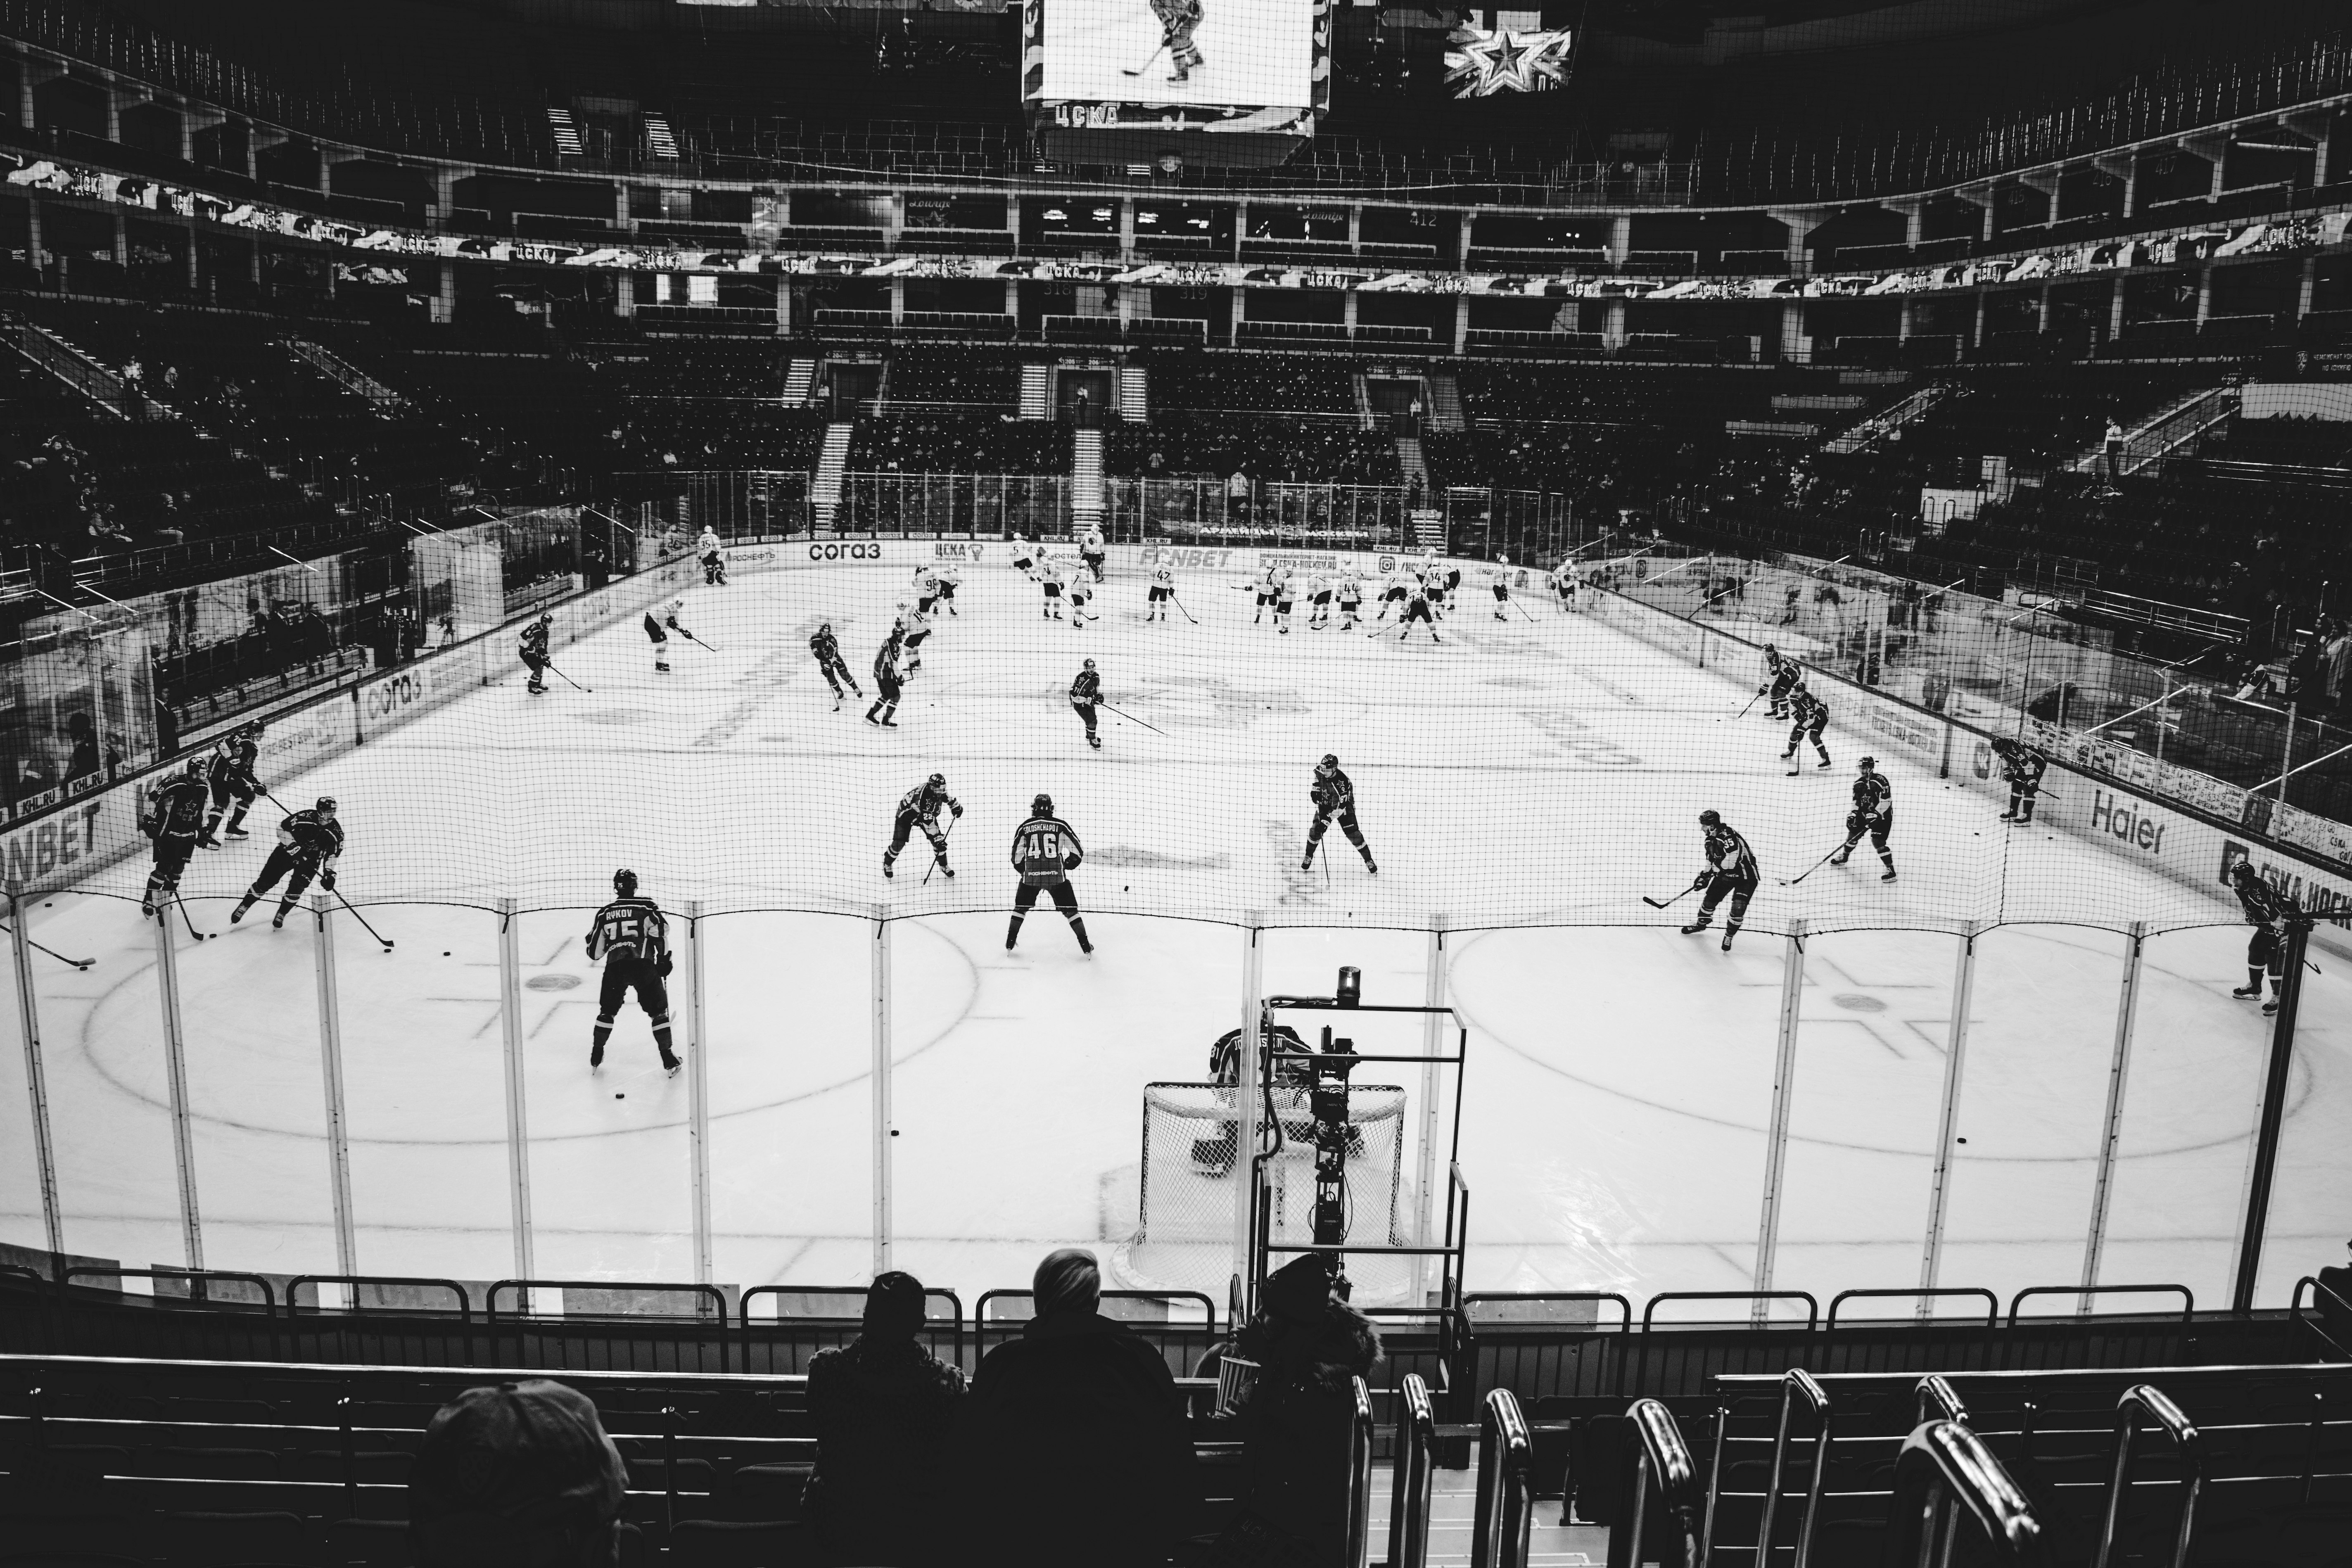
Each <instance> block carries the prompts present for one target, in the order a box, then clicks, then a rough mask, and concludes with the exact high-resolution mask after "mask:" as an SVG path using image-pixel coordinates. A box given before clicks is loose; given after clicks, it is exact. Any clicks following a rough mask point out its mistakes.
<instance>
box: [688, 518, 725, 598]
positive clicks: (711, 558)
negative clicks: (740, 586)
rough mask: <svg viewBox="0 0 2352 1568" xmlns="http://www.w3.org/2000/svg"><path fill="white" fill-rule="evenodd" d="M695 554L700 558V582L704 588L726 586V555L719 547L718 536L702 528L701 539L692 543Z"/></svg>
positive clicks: (708, 529) (716, 533)
mask: <svg viewBox="0 0 2352 1568" xmlns="http://www.w3.org/2000/svg"><path fill="white" fill-rule="evenodd" d="M694 549H695V553H696V554H698V555H699V556H701V557H702V581H703V584H704V586H706V587H711V588H724V587H725V586H727V555H726V552H724V551H722V550H721V549H719V534H718V532H717V531H715V530H713V529H710V528H708V527H706V528H704V529H703V531H702V537H701V538H699V539H698V540H696V541H695V542H694Z"/></svg>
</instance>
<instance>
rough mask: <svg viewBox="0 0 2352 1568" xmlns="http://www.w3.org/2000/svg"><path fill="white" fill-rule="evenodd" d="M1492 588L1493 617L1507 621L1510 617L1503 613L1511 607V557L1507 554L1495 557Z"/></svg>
mask: <svg viewBox="0 0 2352 1568" xmlns="http://www.w3.org/2000/svg"><path fill="white" fill-rule="evenodd" d="M1494 588H1495V618H1496V620H1498V621H1507V620H1509V619H1510V618H1511V617H1510V616H1508V615H1507V614H1506V613H1505V612H1507V611H1508V610H1509V609H1510V607H1511V558H1510V557H1509V556H1507V555H1497V556H1496V557H1495V575H1494Z"/></svg>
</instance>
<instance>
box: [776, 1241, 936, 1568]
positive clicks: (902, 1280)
mask: <svg viewBox="0 0 2352 1568" xmlns="http://www.w3.org/2000/svg"><path fill="white" fill-rule="evenodd" d="M922 1327H923V1286H922V1281H920V1280H919V1279H916V1278H915V1277H914V1276H913V1275H911V1274H902V1273H900V1272H898V1270H896V1269H893V1270H891V1271H890V1272H888V1273H886V1274H877V1275H876V1276H875V1279H874V1284H873V1287H872V1288H871V1289H868V1290H867V1292H866V1322H865V1331H864V1332H862V1333H860V1334H859V1335H858V1336H857V1338H856V1339H855V1340H853V1341H851V1342H849V1343H848V1344H846V1345H844V1346H842V1347H840V1348H838V1349H835V1350H826V1351H819V1352H817V1353H816V1355H815V1356H814V1357H813V1358H811V1360H810V1362H809V1366H808V1408H809V1416H810V1419H811V1420H812V1421H813V1422H814V1425H815V1426H816V1473H815V1474H814V1475H813V1476H811V1477H810V1478H809V1483H808V1492H807V1496H806V1499H805V1500H804V1501H803V1504H802V1511H803V1515H804V1517H806V1518H807V1520H808V1521H809V1522H810V1523H812V1524H814V1525H815V1526H816V1528H817V1530H818V1531H819V1532H820V1533H821V1534H823V1535H824V1541H825V1544H826V1545H827V1546H828V1547H829V1548H831V1549H832V1551H833V1552H834V1554H835V1557H836V1558H837V1559H838V1560H839V1561H841V1562H844V1563H877V1564H878V1563H917V1562H924V1561H928V1560H929V1558H930V1557H931V1556H932V1554H933V1552H934V1550H935V1546H934V1543H935V1540H936V1531H937V1529H938V1525H939V1522H940V1520H939V1509H938V1502H939V1490H940V1485H941V1483H942V1481H943V1479H944V1478H945V1476H946V1475H947V1458H948V1455H947V1450H948V1443H949V1439H950V1436H951V1435H952V1432H951V1428H952V1426H953V1423H954V1420H955V1416H956V1414H957V1411H958V1409H959V1407H960V1406H961V1405H962V1403H963V1397H964V1384H963V1373H961V1372H960V1371H958V1370H957V1369H956V1368H954V1367H952V1366H950V1365H948V1364H947V1363H945V1362H942V1361H940V1359H939V1358H938V1357H937V1356H934V1355H933V1354H931V1352H929V1351H927V1350H925V1349H924V1348H923V1347H922V1346H921V1345H919V1344H918V1343H916V1342H915V1336H916V1335H917V1334H919V1333H920V1332H921V1331H922Z"/></svg>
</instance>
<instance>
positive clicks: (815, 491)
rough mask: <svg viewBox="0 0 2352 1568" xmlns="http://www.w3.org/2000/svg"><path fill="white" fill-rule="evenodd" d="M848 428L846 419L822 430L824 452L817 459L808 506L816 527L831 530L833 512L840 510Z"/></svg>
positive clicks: (846, 463) (836, 421) (846, 464)
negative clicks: (813, 515) (812, 512)
mask: <svg viewBox="0 0 2352 1568" xmlns="http://www.w3.org/2000/svg"><path fill="white" fill-rule="evenodd" d="M851 428H852V426H851V425H850V423H849V421H848V420H846V419H836V420H835V421H834V422H833V423H832V424H830V425H828V426H825V427H824V451H823V452H821V453H820V454H819V455H818V457H817V460H816V478H815V479H814V481H813V482H812V483H811V484H810V486H809V506H810V510H812V511H814V513H815V516H816V526H817V527H819V528H831V527H832V526H833V517H834V513H835V511H837V510H839V509H840V507H841V481H842V478H843V476H844V475H845V474H846V473H847V472H848V469H849V435H850V431H851Z"/></svg>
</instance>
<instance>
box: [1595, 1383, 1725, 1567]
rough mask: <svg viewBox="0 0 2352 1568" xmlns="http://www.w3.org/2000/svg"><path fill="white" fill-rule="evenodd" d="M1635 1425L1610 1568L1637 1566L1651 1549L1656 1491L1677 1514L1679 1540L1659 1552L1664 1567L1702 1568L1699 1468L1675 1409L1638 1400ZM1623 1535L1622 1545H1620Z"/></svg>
mask: <svg viewBox="0 0 2352 1568" xmlns="http://www.w3.org/2000/svg"><path fill="white" fill-rule="evenodd" d="M1625 1420H1626V1424H1627V1425H1628V1426H1631V1427H1632V1428H1633V1440H1634V1454H1633V1463H1632V1464H1630V1465H1628V1466H1626V1467H1625V1489H1626V1491H1625V1498H1624V1500H1623V1502H1622V1505H1621V1506H1620V1507H1619V1509H1618V1510H1617V1517H1618V1518H1619V1519H1620V1520H1622V1521H1624V1524H1623V1526H1622V1531H1618V1530H1612V1531H1610V1532H1609V1568H1638V1565H1639V1564H1641V1563H1643V1562H1644V1561H1646V1560H1647V1558H1648V1556H1649V1553H1648V1552H1646V1551H1645V1550H1644V1548H1643V1537H1644V1536H1645V1535H1646V1534H1647V1532H1648V1529H1649V1513H1650V1499H1651V1497H1652V1496H1653V1495H1655V1496H1656V1498H1657V1499H1658V1500H1659V1501H1660V1502H1661V1503H1662V1504H1664V1507H1665V1508H1666V1510H1667V1511H1668V1512H1669V1514H1670V1515H1671V1516H1672V1519H1673V1523H1674V1539H1673V1541H1672V1542H1670V1543H1669V1544H1668V1546H1667V1547H1666V1548H1665V1549H1664V1550H1663V1551H1662V1552H1660V1553H1659V1558H1658V1561H1659V1563H1660V1568H1699V1564H1701V1563H1704V1562H1705V1561H1706V1557H1705V1554H1704V1552H1702V1551H1701V1549H1700V1545H1699V1515H1700V1498H1699V1495H1698V1467H1697V1466H1696V1464H1694V1463H1693V1462H1692V1460H1691V1451H1690V1447H1689V1445H1688V1444H1686V1443H1685V1442H1684V1441H1683V1435H1682V1431H1681V1429H1680V1428H1679V1427H1677V1426H1675V1418H1674V1415H1673V1413H1672V1412H1671V1411H1669V1410H1667V1408H1666V1407H1665V1406H1664V1405H1662V1404H1660V1403H1659V1402H1658V1401H1656V1400H1654V1399H1637V1400H1635V1401H1634V1402H1633V1408H1632V1409H1630V1410H1628V1411H1626V1412H1625ZM1621 1538H1622V1545H1621V1544H1620V1542H1621Z"/></svg>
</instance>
